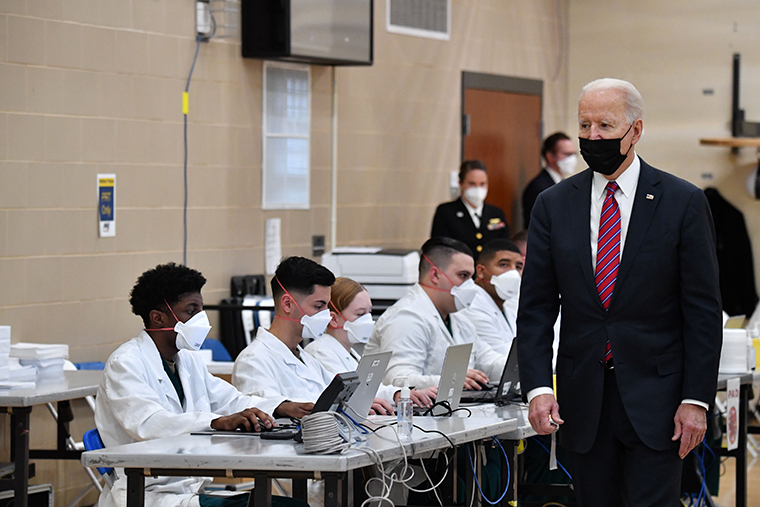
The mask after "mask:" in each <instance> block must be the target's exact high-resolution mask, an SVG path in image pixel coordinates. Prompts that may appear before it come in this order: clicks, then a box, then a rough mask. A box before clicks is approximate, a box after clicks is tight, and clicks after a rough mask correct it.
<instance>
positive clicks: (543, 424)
mask: <svg viewBox="0 0 760 507" xmlns="http://www.w3.org/2000/svg"><path fill="white" fill-rule="evenodd" d="M528 420H529V421H530V425H531V426H533V429H534V430H535V431H536V433H538V434H539V435H548V434H550V433H554V430H555V426H554V425H553V424H552V423H551V422H550V421H554V422H555V423H557V424H563V423H564V422H565V421H563V420H562V418H561V417H560V416H559V404H558V403H557V400H556V399H555V398H554V395H553V394H539V395H538V396H536V397H535V398H533V399H532V400H530V406H529V407H528Z"/></svg>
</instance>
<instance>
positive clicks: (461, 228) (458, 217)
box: [430, 197, 509, 259]
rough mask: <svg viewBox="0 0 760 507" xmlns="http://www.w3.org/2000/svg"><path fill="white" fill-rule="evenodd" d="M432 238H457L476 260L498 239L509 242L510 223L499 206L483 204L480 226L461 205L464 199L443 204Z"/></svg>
mask: <svg viewBox="0 0 760 507" xmlns="http://www.w3.org/2000/svg"><path fill="white" fill-rule="evenodd" d="M430 237H431V238H435V237H446V238H454V239H458V240H459V241H461V242H462V243H464V244H465V245H467V246H469V247H470V250H472V253H473V255H474V256H475V258H476V259H477V258H478V254H479V253H480V251H481V250H482V249H483V245H485V244H486V243H488V242H489V241H490V240H492V239H495V238H507V239H509V224H508V223H507V219H506V217H505V216H504V212H503V211H502V210H501V209H499V208H497V207H496V206H491V205H490V204H488V203H486V204H483V216H482V217H480V227H479V228H477V229H476V228H475V224H474V223H473V222H472V218H470V213H469V212H468V211H467V208H465V206H464V202H462V198H461V197H460V198H459V199H457V200H455V201H451V202H445V203H443V204H440V205H439V206H438V208H437V209H436V210H435V216H433V228H432V230H431V231H430Z"/></svg>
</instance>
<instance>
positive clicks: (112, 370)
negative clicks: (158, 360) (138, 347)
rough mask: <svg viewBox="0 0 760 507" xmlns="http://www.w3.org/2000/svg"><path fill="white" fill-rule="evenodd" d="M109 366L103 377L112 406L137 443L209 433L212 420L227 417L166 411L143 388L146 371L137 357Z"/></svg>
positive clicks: (113, 360) (124, 358)
mask: <svg viewBox="0 0 760 507" xmlns="http://www.w3.org/2000/svg"><path fill="white" fill-rule="evenodd" d="M109 366H110V367H109V368H107V369H106V371H105V374H104V378H103V386H104V388H105V392H106V395H107V397H108V401H109V404H110V405H111V407H112V410H113V413H114V414H116V415H117V417H118V419H119V422H120V424H121V426H122V427H123V428H124V430H125V431H126V432H127V433H128V434H129V435H130V436H131V437H132V438H134V439H136V440H152V439H156V438H162V437H166V436H174V435H180V434H182V433H190V432H192V431H203V430H208V429H210V428H211V421H213V420H214V419H216V418H218V417H220V416H222V415H224V414H219V413H212V412H188V413H184V414H177V413H174V412H170V411H168V410H166V409H165V408H164V407H163V405H162V403H161V400H160V399H159V397H158V395H157V394H156V393H155V392H154V391H153V390H151V389H141V386H144V385H146V384H148V380H147V379H143V378H140V375H141V374H142V375H145V374H146V372H145V370H144V368H143V366H142V364H139V359H137V358H135V357H131V356H129V355H122V356H120V357H116V358H112V359H111V361H110V365H109ZM172 389H173V387H172Z"/></svg>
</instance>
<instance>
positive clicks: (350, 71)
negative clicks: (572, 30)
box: [337, 0, 567, 248]
mask: <svg viewBox="0 0 760 507" xmlns="http://www.w3.org/2000/svg"><path fill="white" fill-rule="evenodd" d="M376 4H377V5H376V9H375V64H374V65H373V66H372V67H370V68H361V67H357V68H345V69H344V68H339V69H338V90H339V99H338V100H339V113H340V116H339V118H340V119H339V122H340V124H339V127H338V128H339V153H338V163H339V166H340V174H339V178H338V202H339V211H338V229H337V240H338V244H376V245H390V246H398V247H408V248H417V247H419V246H420V245H421V244H422V242H423V241H424V240H425V239H427V237H428V235H429V233H430V225H431V221H432V214H433V211H434V210H435V206H436V205H437V204H439V203H440V202H441V201H444V200H449V193H448V172H449V171H451V170H456V169H458V166H459V162H461V158H460V157H461V155H460V153H461V136H460V129H461V122H460V114H461V99H460V94H461V74H462V71H472V72H484V73H490V74H500V75H507V76H516V77H525V78H533V79H541V80H543V81H544V104H543V111H544V121H545V125H546V131H547V132H551V131H552V130H553V129H556V128H559V127H561V126H564V125H565V123H566V114H567V113H566V105H565V100H566V98H565V97H566V88H565V83H566V76H567V65H566V61H565V60H566V52H565V51H563V50H561V48H560V44H559V41H560V40H564V39H565V34H566V25H567V23H566V14H567V12H566V11H567V9H566V5H565V2H554V1H530V2H524V1H506V0H490V1H485V0H478V1H456V0H455V1H452V11H453V13H452V37H451V41H450V42H441V41H436V40H430V39H422V38H417V37H409V36H404V35H395V34H389V33H387V32H386V31H385V2H383V1H382V0H381V1H377V2H376ZM558 9H559V10H558ZM558 20H559V21H561V23H558ZM560 29H561V33H560Z"/></svg>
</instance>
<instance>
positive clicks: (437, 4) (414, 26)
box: [386, 0, 451, 40]
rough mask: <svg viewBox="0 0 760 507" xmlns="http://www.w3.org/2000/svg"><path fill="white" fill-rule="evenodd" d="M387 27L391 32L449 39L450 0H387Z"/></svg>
mask: <svg viewBox="0 0 760 507" xmlns="http://www.w3.org/2000/svg"><path fill="white" fill-rule="evenodd" d="M386 5H387V16H386V19H387V22H386V24H387V29H388V31H389V32H392V33H401V34H404V35H414V36H417V37H427V38H430V39H443V40H449V38H450V37H451V0H388V2H387V3H386Z"/></svg>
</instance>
